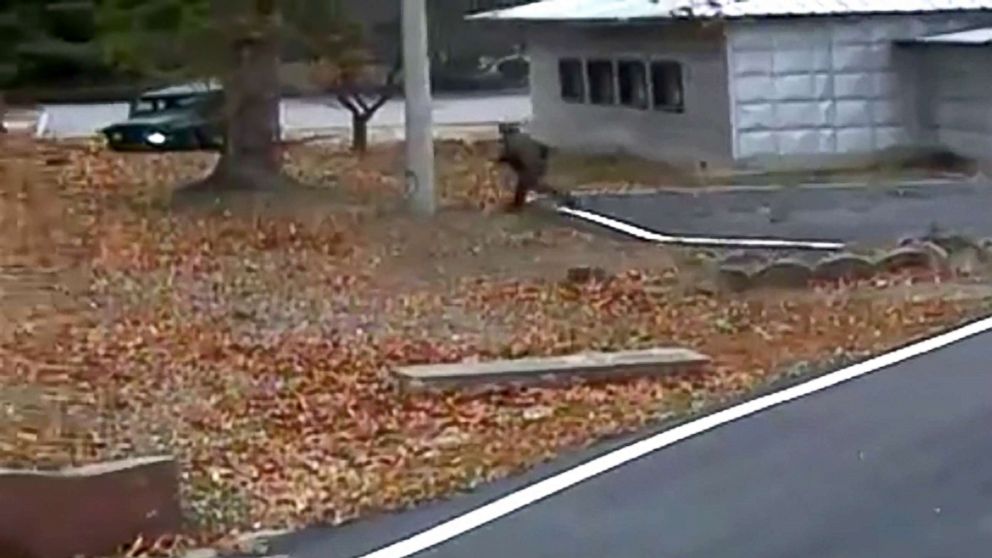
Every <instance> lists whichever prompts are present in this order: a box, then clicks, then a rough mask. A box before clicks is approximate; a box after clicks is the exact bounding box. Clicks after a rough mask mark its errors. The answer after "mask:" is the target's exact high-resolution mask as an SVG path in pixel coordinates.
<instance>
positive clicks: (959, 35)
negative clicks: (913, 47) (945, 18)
mask: <svg viewBox="0 0 992 558" xmlns="http://www.w3.org/2000/svg"><path fill="white" fill-rule="evenodd" d="M909 42H913V43H919V44H925V45H964V46H969V45H974V46H982V45H992V27H982V28H980V29H968V30H967V31H955V32H954V33H938V34H936V35H927V36H924V37H917V38H915V39H912V40H911V41H909Z"/></svg>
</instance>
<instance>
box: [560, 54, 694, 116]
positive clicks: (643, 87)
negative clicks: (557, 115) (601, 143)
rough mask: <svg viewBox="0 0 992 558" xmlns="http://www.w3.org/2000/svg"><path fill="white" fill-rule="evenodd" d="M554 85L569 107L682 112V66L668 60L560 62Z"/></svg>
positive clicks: (576, 59)
mask: <svg viewBox="0 0 992 558" xmlns="http://www.w3.org/2000/svg"><path fill="white" fill-rule="evenodd" d="M558 82H559V84H560V86H561V98H562V99H563V100H565V101H568V102H570V103H590V104H593V105H617V104H619V105H622V106H625V107H631V108H637V109H642V110H646V109H648V108H653V109H655V110H663V111H668V112H684V111H685V95H684V89H683V82H682V65H681V64H679V63H678V62H673V61H670V60H655V61H651V62H645V61H643V60H630V59H621V60H607V59H589V60H585V61H583V60H580V59H578V58H562V59H561V60H559V61H558Z"/></svg>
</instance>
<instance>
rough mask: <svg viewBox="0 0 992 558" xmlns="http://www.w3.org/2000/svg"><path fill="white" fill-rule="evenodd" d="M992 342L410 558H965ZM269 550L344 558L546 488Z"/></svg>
mask: <svg viewBox="0 0 992 558" xmlns="http://www.w3.org/2000/svg"><path fill="white" fill-rule="evenodd" d="M990 361H992V333H986V334H982V335H980V336H977V337H973V338H970V339H968V340H966V341H962V342H959V343H957V344H956V345H951V346H949V347H946V348H944V349H941V350H938V351H936V352H932V353H929V354H926V355H924V356H920V357H917V358H915V359H912V360H908V361H905V362H903V363H901V364H898V365H896V366H894V367H890V368H888V369H883V370H881V371H879V372H876V373H874V374H871V375H868V376H865V377H862V378H860V379H857V380H853V381H851V382H848V383H844V384H841V385H839V386H836V387H834V388H831V389H828V390H825V391H821V392H818V393H815V394H813V395H810V396H808V397H806V398H802V399H799V400H796V401H793V402H791V403H786V404H784V405H780V406H778V407H774V408H772V409H769V410H766V411H764V412H761V413H758V414H756V415H751V416H749V417H747V418H744V419H741V420H738V421H736V422H732V423H729V424H726V425H724V426H721V427H718V428H716V429H714V430H711V431H709V432H707V433H704V434H701V435H699V436H697V437H694V438H690V439H688V440H685V441H683V442H680V443H677V444H676V445H674V446H671V447H668V448H665V449H662V450H660V451H658V452H655V453H653V454H649V455H648V456H647V457H644V458H642V459H640V460H637V461H634V462H631V463H628V464H627V465H624V466H621V467H619V468H617V469H614V470H612V471H610V472H607V473H605V474H603V475H601V476H599V477H595V478H593V479H592V480H589V481H586V482H584V483H582V484H579V485H577V486H575V487H573V488H571V489H568V490H566V491H565V492H562V493H559V494H558V495H556V496H552V497H551V498H549V499H547V500H543V501H540V502H537V503H535V504H532V505H531V506H529V507H526V508H524V509H522V510H519V511H517V512H516V513H514V514H511V515H509V516H506V517H503V518H502V519H499V520H496V521H495V522H493V523H490V524H488V525H485V526H483V527H481V528H479V529H477V530H475V531H470V532H468V533H466V534H465V535H462V536H461V537H458V538H455V539H452V540H450V541H448V542H445V543H442V544H441V545H439V546H436V547H434V548H433V549H430V550H428V551H424V552H422V553H420V554H417V555H416V556H418V557H419V556H423V557H428V556H430V557H434V558H446V557H464V556H471V557H472V558H490V557H491V558H497V557H498V558H504V557H506V556H526V557H529V558H531V557H559V556H569V557H576V558H602V557H603V556H624V557H627V556H630V557H677V558H695V557H698V558H723V557H726V558H796V557H805V556H816V557H843V558H859V557H864V558H877V557H880V556H898V557H900V558H908V557H921V558H922V557H955V558H957V557H971V556H975V557H979V556H987V555H988V553H989V549H990V548H992V429H990V428H989V425H990V424H992V397H990V394H992V368H990V365H989V364H988V363H989V362H990ZM604 449H609V448H604V447H600V448H596V449H594V450H592V451H591V452H588V453H586V454H579V455H573V456H570V457H567V458H565V459H564V460H562V461H561V462H559V463H556V464H554V465H551V466H549V467H545V468H542V469H540V470H538V471H534V472H533V473H531V474H530V475H529V476H527V477H523V478H519V479H515V480H513V481H509V482H504V483H498V484H496V485H493V486H490V487H488V488H486V489H483V490H481V491H479V492H478V493H475V494H472V495H470V496H466V497H461V498H456V499H454V500H452V501H450V502H446V503H439V504H433V505H429V506H425V507H423V508H419V509H417V510H415V511H412V512H407V513H404V514H398V515H391V516H386V517H382V518H379V519H374V520H369V521H363V522H359V523H356V524H353V525H349V526H345V527H342V528H339V529H323V530H321V529H315V530H311V531H308V532H304V533H301V534H296V535H292V536H290V537H287V538H285V539H283V540H280V541H277V542H276V543H275V545H274V546H273V548H272V552H274V553H287V554H289V555H290V556H293V557H294V558H310V557H313V558H317V557H320V558H327V557H344V556H358V555H361V554H364V553H366V552H368V551H370V550H373V549H375V548H378V547H381V546H382V545H384V544H387V543H390V542H393V541H395V540H397V539H400V538H403V537H405V536H408V535H410V534H412V533H415V532H418V531H420V530H422V529H424V528H426V527H429V526H432V525H434V524H437V523H439V522H441V521H443V520H445V519H448V518H450V517H453V516H455V515H458V514H460V513H462V512H464V511H465V510H467V509H471V508H472V507H475V506H477V505H478V504H479V503H481V502H485V501H487V500H491V499H493V498H495V497H498V496H500V495H502V494H504V493H506V492H508V491H512V490H513V489H514V488H515V487H517V486H520V485H522V484H524V483H527V482H530V481H532V480H533V479H535V478H539V477H542V476H547V475H550V474H552V473H553V472H554V471H556V470H557V469H560V468H562V467H567V466H569V465H570V464H572V463H576V462H578V461H580V460H583V459H584V458H588V457H590V456H591V455H593V454H595V453H597V452H602V451H604Z"/></svg>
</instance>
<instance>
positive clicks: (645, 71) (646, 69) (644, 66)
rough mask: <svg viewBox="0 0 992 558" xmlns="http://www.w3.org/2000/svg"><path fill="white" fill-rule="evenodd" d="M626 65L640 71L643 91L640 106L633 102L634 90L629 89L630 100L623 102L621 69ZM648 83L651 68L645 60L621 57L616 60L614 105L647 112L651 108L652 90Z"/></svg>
mask: <svg viewBox="0 0 992 558" xmlns="http://www.w3.org/2000/svg"><path fill="white" fill-rule="evenodd" d="M626 65H636V66H639V67H640V69H641V73H640V78H641V90H642V91H643V95H644V98H643V99H644V100H643V101H642V103H640V104H638V103H636V102H633V101H634V100H635V98H636V95H634V94H633V93H634V91H636V88H631V91H630V93H631V95H630V97H631V98H630V99H629V100H628V102H624V79H623V70H622V68H623V67H624V66H626ZM650 81H651V68H650V65H649V62H648V61H647V60H645V59H644V58H639V57H635V56H622V57H619V58H617V59H616V82H617V85H616V97H617V101H616V104H617V105H619V106H621V107H623V108H629V109H635V110H649V109H650V108H651V101H652V90H651V83H650Z"/></svg>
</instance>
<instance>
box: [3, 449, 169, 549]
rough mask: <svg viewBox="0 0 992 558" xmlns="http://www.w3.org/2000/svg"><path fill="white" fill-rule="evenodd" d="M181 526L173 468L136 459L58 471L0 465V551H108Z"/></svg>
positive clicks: (156, 460) (165, 463)
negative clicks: (23, 469) (24, 469)
mask: <svg viewBox="0 0 992 558" xmlns="http://www.w3.org/2000/svg"><path fill="white" fill-rule="evenodd" d="M180 528H181V512H180V507H179V471H178V466H177V464H176V462H175V461H174V460H172V459H171V458H162V457H159V458H142V459H131V460H124V461H116V462H111V463H105V464H99V465H90V466H85V467H78V468H73V469H66V470H63V471H58V472H51V473H49V472H34V471H17V470H9V469H0V557H2V558H72V557H74V556H77V555H84V556H102V555H107V554H112V553H113V552H114V551H115V550H117V549H118V548H119V547H120V546H121V545H125V544H128V543H130V542H132V541H134V540H135V539H136V538H137V537H138V536H139V535H140V536H143V537H145V538H146V539H154V538H157V537H159V536H162V535H168V534H174V533H177V532H179V529H180Z"/></svg>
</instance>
